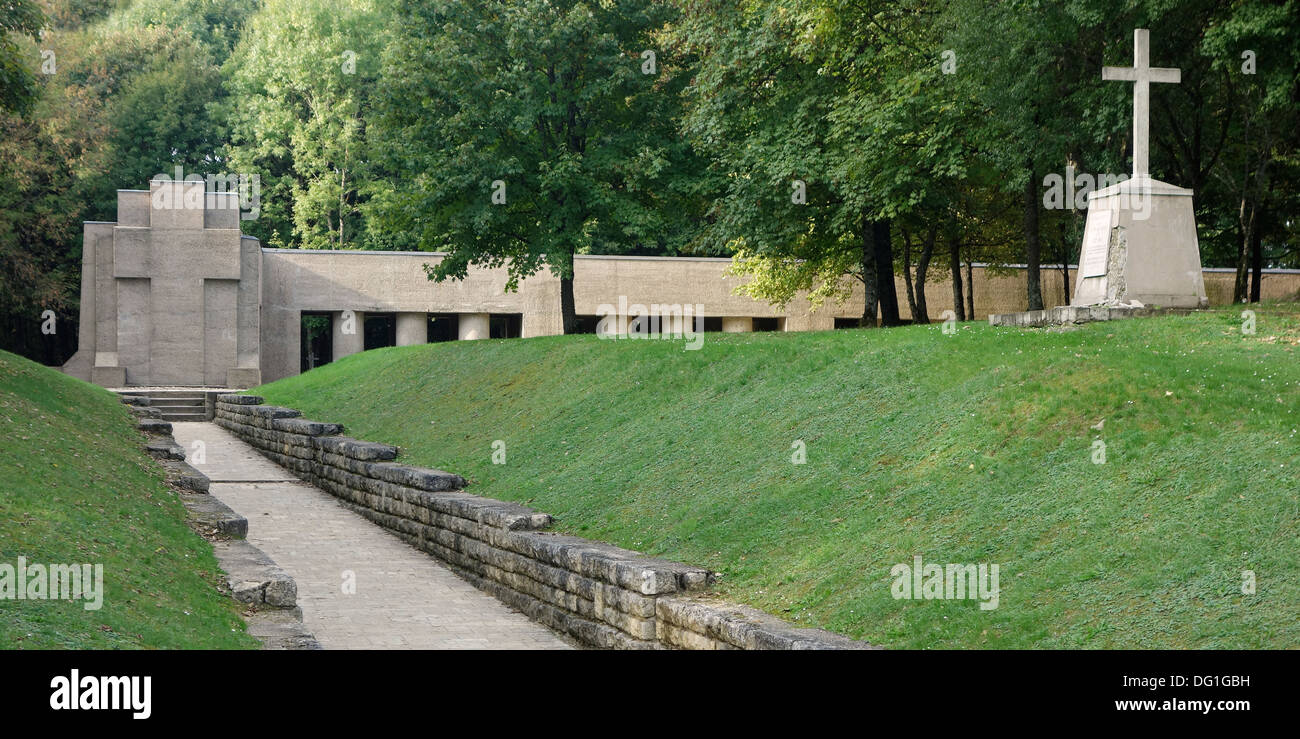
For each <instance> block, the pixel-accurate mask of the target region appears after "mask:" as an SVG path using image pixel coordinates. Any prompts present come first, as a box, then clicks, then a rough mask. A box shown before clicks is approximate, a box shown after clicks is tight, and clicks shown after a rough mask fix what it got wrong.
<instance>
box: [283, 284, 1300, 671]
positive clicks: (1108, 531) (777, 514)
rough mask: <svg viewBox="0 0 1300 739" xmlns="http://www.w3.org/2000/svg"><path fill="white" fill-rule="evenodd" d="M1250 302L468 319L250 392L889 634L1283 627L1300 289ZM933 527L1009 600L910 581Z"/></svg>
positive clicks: (734, 592)
mask: <svg viewBox="0 0 1300 739" xmlns="http://www.w3.org/2000/svg"><path fill="white" fill-rule="evenodd" d="M1258 313H1259V318H1258V333H1256V334H1254V335H1243V331H1242V321H1241V318H1240V316H1239V315H1238V314H1237V313H1236V312H1230V311H1221V312H1210V313H1199V314H1196V315H1192V316H1187V317H1176V318H1175V317H1169V318H1156V319H1143V320H1131V321H1119V322H1113V323H1105V324H1089V325H1087V326H1084V327H1081V328H1079V329H1077V330H1064V331H1063V330H1025V331H1019V330H1009V329H993V328H990V327H989V326H987V325H977V324H968V325H963V326H961V327H960V330H959V331H958V332H957V333H956V334H955V335H944V334H943V333H942V331H941V329H940V326H938V325H931V326H913V327H906V328H900V329H892V330H888V331H876V330H847V331H834V332H821V333H791V334H731V335H721V334H710V335H709V336H708V338H707V340H706V341H705V343H704V346H703V348H702V349H701V350H699V351H683V348H682V343H681V342H680V341H676V342H673V341H602V340H598V339H596V338H595V337H594V336H570V337H546V338H538V339H527V340H505V341H480V342H459V343H447V344H434V345H425V346H418V347H405V348H396V349H384V350H378V351H371V352H366V353H363V354H359V355H354V356H351V357H348V358H346V359H343V360H342V361H339V362H335V363H333V364H330V365H327V366H325V367H322V368H320V369H317V370H314V371H312V372H309V373H307V374H304V375H301V376H299V377H293V378H288V379H285V380H281V381H279V382H275V383H272V384H270V385H267V386H265V387H263V388H261V389H260V390H259V391H258V392H259V393H261V394H263V395H265V396H266V397H267V400H268V402H270V403H275V404H282V405H287V406H292V407H295V408H299V409H301V410H303V411H304V413H305V414H306V415H307V416H308V417H310V418H313V419H318V420H322V421H338V422H342V423H344V424H346V425H347V427H348V433H350V434H352V435H355V436H358V437H360V438H364V439H368V440H373V441H382V442H388V443H393V444H398V445H400V446H402V447H404V448H405V449H406V453H405V456H404V459H405V460H408V461H412V462H415V463H419V464H424V465H429V466H434V467H441V468H443V469H447V470H451V471H454V472H458V473H460V474H462V475H465V476H467V477H468V478H470V479H471V481H472V482H473V484H472V486H471V490H472V492H474V493H477V494H480V495H484V496H491V497H496V498H502V499H507V500H514V501H519V502H523V503H526V504H528V505H531V506H534V507H536V508H538V509H540V510H543V511H546V512H549V513H552V514H554V515H555V516H556V517H557V519H558V528H560V529H561V530H564V531H567V532H571V533H576V534H580V535H583V536H587V537H591V538H596V539H602V540H606V541H610V542H614V543H616V544H619V545H622V546H626V547H630V548H633V549H638V550H641V551H644V552H647V553H650V554H653V555H659V556H664V557H669V558H672V559H677V560H681V561H684V562H689V563H692V564H696V565H704V566H708V567H710V568H713V569H714V570H716V571H718V572H720V573H722V578H721V589H722V590H723V591H724V592H725V594H726V595H727V596H729V597H731V598H733V599H737V600H741V601H744V602H747V603H750V604H752V605H755V606H758V607H760V608H763V609H766V610H768V611H770V612H772V613H774V614H777V615H780V616H783V617H785V618H787V619H790V620H793V621H796V622H799V623H803V624H808V625H816V626H821V627H824V628H829V629H832V630H835V631H838V632H841V633H844V634H848V635H850V636H853V637H858V638H865V639H869V640H871V641H872V642H874V643H878V644H883V645H886V646H893V647H976V646H978V647H994V648H1001V647H1066V648H1070V647H1242V648H1251V647H1286V646H1295V645H1296V644H1298V643H1300V497H1298V496H1300V480H1298V477H1300V476H1298V475H1297V472H1300V469H1298V467H1300V438H1298V437H1297V435H1296V430H1297V428H1300V413H1297V409H1298V408H1300V361H1298V360H1300V356H1298V355H1300V346H1298V345H1300V312H1298V311H1297V307H1296V306H1294V305H1285V306H1272V307H1264V308H1259V309H1258ZM1103 422H1104V423H1103ZM1098 425H1100V426H1099V430H1097V429H1094V426H1098ZM1096 441H1101V442H1103V443H1104V444H1105V449H1104V451H1105V462H1104V464H1097V463H1095V461H1094V460H1097V459H1100V456H1099V454H1098V451H1099V447H1098V446H1097V445H1096V444H1094V442H1096ZM495 442H504V449H505V452H506V458H505V464H493V458H492V455H493V451H494V448H497V449H499V448H501V447H500V444H496V446H495V447H494V443H495ZM797 442H802V443H803V446H804V447H805V448H806V456H807V459H806V463H805V464H795V463H794V462H793V461H792V458H793V455H795V453H796V451H797V449H796V447H798V446H799V445H798V444H797ZM915 555H921V556H922V557H923V558H924V561H925V562H927V563H935V564H947V563H971V564H979V563H988V564H998V565H999V567H1000V588H1001V594H1000V599H999V607H998V608H996V609H993V610H981V609H980V608H979V607H978V605H979V604H978V602H976V601H973V600H905V599H895V598H894V597H893V596H892V595H891V583H892V582H893V578H892V577H891V575H890V570H891V567H892V566H894V565H895V564H899V563H911V562H912V561H913V557H914V556H915ZM1247 570H1249V571H1252V572H1253V573H1255V578H1256V585H1255V588H1256V589H1255V592H1254V593H1253V594H1246V593H1244V592H1243V583H1244V582H1245V578H1246V577H1247V576H1246V575H1245V574H1244V573H1245V571H1247Z"/></svg>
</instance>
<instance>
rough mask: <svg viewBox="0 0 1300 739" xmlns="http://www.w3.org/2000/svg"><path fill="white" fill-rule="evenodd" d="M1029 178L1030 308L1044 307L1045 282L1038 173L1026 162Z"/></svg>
mask: <svg viewBox="0 0 1300 739" xmlns="http://www.w3.org/2000/svg"><path fill="white" fill-rule="evenodd" d="M1025 166H1026V168H1027V169H1028V170H1029V179H1028V180H1027V181H1026V182H1025V203H1024V206H1025V289H1026V292H1027V293H1028V303H1029V310H1042V309H1043V284H1042V274H1041V273H1040V269H1039V263H1040V262H1041V258H1042V248H1043V247H1042V242H1040V241H1039V238H1038V175H1037V173H1035V172H1034V167H1033V165H1032V164H1030V163H1028V162H1027V163H1026V165H1025Z"/></svg>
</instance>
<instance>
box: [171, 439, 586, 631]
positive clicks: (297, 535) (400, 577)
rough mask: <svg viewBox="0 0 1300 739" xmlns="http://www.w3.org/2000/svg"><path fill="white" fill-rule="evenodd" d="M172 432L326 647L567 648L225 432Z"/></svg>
mask: <svg viewBox="0 0 1300 739" xmlns="http://www.w3.org/2000/svg"><path fill="white" fill-rule="evenodd" d="M172 427H173V429H174V431H173V433H174V435H175V437H176V441H177V443H179V444H180V445H181V446H182V447H184V449H185V454H186V457H187V459H188V461H189V462H190V464H192V465H194V466H195V467H196V468H198V469H199V470H200V471H201V472H203V473H204V474H205V475H207V476H208V477H209V478H210V479H211V480H212V488H211V493H212V495H213V496H215V497H216V498H217V499H218V500H220V501H221V502H223V503H225V504H226V505H228V506H230V507H231V508H233V509H234V510H235V511H236V512H237V513H239V514H240V515H242V516H244V517H245V518H247V519H248V541H249V542H250V543H251V544H253V545H254V546H256V547H257V548H259V549H261V550H262V551H263V552H265V553H266V554H267V556H269V557H270V558H271V559H273V560H275V562H276V564H278V565H279V566H280V567H281V569H283V570H284V571H285V572H288V573H289V575H290V576H292V577H293V578H294V580H296V581H297V583H298V605H299V606H301V607H302V612H303V622H304V624H305V625H306V627H307V629H308V630H309V631H311V632H312V634H314V635H315V637H316V639H317V640H318V641H319V642H320V643H321V645H322V646H323V647H325V648H326V649H567V648H569V645H568V644H567V643H566V642H564V641H563V640H561V639H560V637H558V636H557V635H556V634H555V633H554V632H552V631H550V630H549V629H547V628H546V627H544V626H541V625H539V624H536V623H534V622H532V621H531V620H529V619H528V617H527V616H524V615H523V614H521V613H517V612H515V611H512V610H510V609H509V608H508V607H506V606H505V605H504V604H502V603H501V602H500V601H498V600H496V599H495V598H493V597H492V596H490V595H487V594H486V593H483V592H482V591H480V590H478V589H477V588H475V587H474V586H473V585H470V584H469V583H467V582H465V581H464V580H462V579H460V578H459V577H458V576H456V574H455V573H453V572H451V571H450V570H448V569H447V568H446V567H443V566H442V565H441V564H440V563H439V562H438V561H437V560H435V559H434V558H432V557H430V556H429V555H427V554H425V553H424V552H421V551H419V550H418V549H415V548H414V547H411V546H410V545H408V544H406V543H405V542H403V541H401V540H400V539H398V538H397V537H395V536H393V535H392V534H390V533H388V532H387V531H384V530H383V529H381V528H379V527H378V526H376V525H374V524H372V523H370V522H369V521H367V520H366V519H364V518H362V517H361V516H360V515H358V514H356V513H353V512H352V511H349V510H347V509H346V508H343V507H342V506H341V505H339V503H338V501H337V500H336V499H335V498H334V497H332V496H331V495H329V494H328V493H326V492H324V491H322V490H320V489H318V488H316V487H314V486H312V485H309V484H307V483H305V482H302V481H301V480H299V479H297V478H296V477H294V476H293V475H291V474H289V473H288V472H287V471H285V470H284V469H283V468H281V467H280V466H279V465H276V464H275V463H273V462H271V461H270V460H268V459H266V458H265V457H263V456H261V455H260V454H258V453H257V452H256V451H254V450H253V448H252V447H251V446H249V445H248V444H245V443H244V442H243V441H241V440H239V439H237V438H236V437H235V436H233V435H232V434H230V433H229V432H228V431H226V430H225V429H223V428H221V427H220V426H217V425H216V424H214V423H174V424H172ZM195 441H202V442H203V445H202V453H203V457H204V459H203V461H202V462H199V461H198V459H199V455H198V453H197V449H196V447H195V444H194V442H195ZM349 574H350V575H351V578H352V581H353V582H355V585H356V587H355V593H352V594H349V593H345V592H344V583H345V578H348V576H349Z"/></svg>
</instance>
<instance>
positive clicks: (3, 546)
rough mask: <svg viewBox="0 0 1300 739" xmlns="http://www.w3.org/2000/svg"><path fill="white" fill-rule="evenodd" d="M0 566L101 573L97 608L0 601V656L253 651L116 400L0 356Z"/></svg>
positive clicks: (204, 551) (208, 552)
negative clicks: (44, 651) (78, 567)
mask: <svg viewBox="0 0 1300 739" xmlns="http://www.w3.org/2000/svg"><path fill="white" fill-rule="evenodd" d="M0 438H3V439H4V443H3V444H0V564H9V565H10V566H11V567H16V566H17V564H18V557H25V558H26V562H27V564H28V565H29V566H30V565H34V564H42V565H50V564H69V565H71V564H92V565H94V564H102V565H103V577H104V596H103V604H102V607H101V608H100V609H99V610H89V611H88V610H86V609H85V608H84V603H85V602H84V601H79V600H72V601H68V600H6V599H0V648H5V649H15V648H17V649H33V648H57V649H65V648H66V649H102V648H135V647H143V648H169V649H183V648H194V649H214V648H236V647H240V648H254V647H256V646H257V642H256V640H254V639H253V638H252V637H250V636H248V635H247V634H245V633H244V623H243V621H242V620H241V619H240V617H239V611H238V608H237V607H236V606H237V604H236V603H235V602H234V601H233V600H231V599H230V598H228V597H225V596H222V595H221V594H220V593H218V592H217V590H216V587H215V585H216V583H217V582H218V576H219V570H218V569H217V563H216V560H215V559H214V557H213V555H212V547H211V546H210V545H209V544H208V543H207V542H205V541H204V540H203V539H202V538H200V537H199V536H198V535H197V534H195V533H194V532H192V531H191V530H190V529H189V528H188V527H187V526H186V524H185V511H184V508H183V507H182V506H181V503H180V501H179V500H178V499H177V497H176V495H175V494H174V493H172V492H171V491H170V490H169V489H168V488H167V486H166V485H165V484H164V483H163V475H162V471H161V469H160V468H159V467H158V466H157V464H155V463H154V461H153V460H152V459H150V458H149V457H148V456H147V455H146V454H145V453H144V451H143V447H142V440H143V437H142V436H141V434H140V432H138V431H136V430H135V423H134V420H133V418H132V417H131V415H130V414H129V413H128V412H127V410H126V408H125V407H124V406H123V405H122V404H121V403H120V402H119V401H118V399H117V396H116V395H114V394H112V393H110V392H108V391H106V390H103V389H101V388H98V387H95V386H93V385H89V384H87V383H85V382H82V381H81V380H77V379H75V378H72V377H68V376H66V375H63V374H61V373H59V372H57V371H55V370H52V369H49V368H47V367H42V366H40V365H38V364H35V363H33V362H30V361H28V360H26V359H23V358H22V357H18V356H15V355H13V354H9V353H7V352H2V351H0Z"/></svg>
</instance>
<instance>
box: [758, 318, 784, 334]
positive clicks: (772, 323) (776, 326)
mask: <svg viewBox="0 0 1300 739" xmlns="http://www.w3.org/2000/svg"><path fill="white" fill-rule="evenodd" d="M781 321H782V319H781V318H755V319H754V330H755V331H780V330H781V328H782V326H781Z"/></svg>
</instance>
